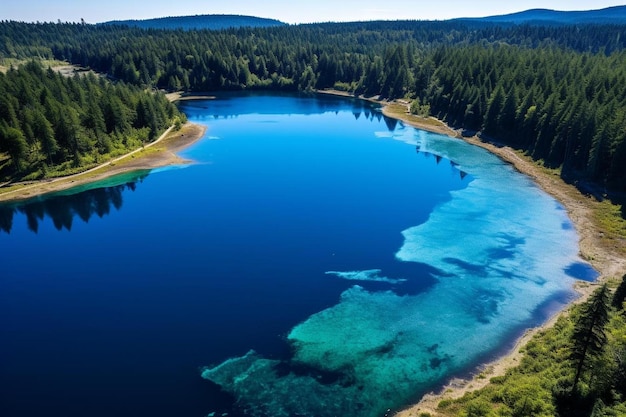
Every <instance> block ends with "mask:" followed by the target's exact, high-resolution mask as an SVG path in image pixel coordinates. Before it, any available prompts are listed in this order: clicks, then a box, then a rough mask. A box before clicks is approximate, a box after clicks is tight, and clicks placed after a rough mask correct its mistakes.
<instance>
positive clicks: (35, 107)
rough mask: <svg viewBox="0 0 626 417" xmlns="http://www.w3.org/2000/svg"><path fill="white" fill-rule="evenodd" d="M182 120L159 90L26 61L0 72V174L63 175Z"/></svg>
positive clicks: (21, 176) (145, 140)
mask: <svg viewBox="0 0 626 417" xmlns="http://www.w3.org/2000/svg"><path fill="white" fill-rule="evenodd" d="M175 121H178V122H179V123H182V121H184V116H183V115H180V113H179V112H178V110H177V108H176V106H174V105H173V104H172V103H170V102H169V101H168V100H167V99H166V98H165V96H164V95H163V94H154V93H152V92H146V91H145V90H144V89H143V88H141V87H139V86H133V85H129V84H126V83H123V82H118V83H111V82H109V81H107V80H106V79H105V78H103V77H98V76H96V75H95V74H94V73H93V72H91V73H86V74H84V75H78V74H77V75H75V76H73V77H66V76H63V75H61V74H59V73H58V72H55V71H53V70H52V69H50V68H48V69H44V68H43V67H42V66H41V64H40V63H39V62H37V61H34V60H31V61H28V62H26V63H25V64H24V65H20V66H19V67H18V68H17V69H15V68H13V69H10V70H9V71H8V72H7V73H6V74H3V73H0V153H1V152H4V153H5V154H6V155H8V156H9V159H8V160H4V161H3V160H2V159H1V158H0V180H2V181H7V180H11V179H25V180H29V179H39V178H47V177H55V176H61V175H67V174H71V173H74V172H78V171H82V170H84V169H86V168H89V167H91V166H95V165H97V164H99V163H102V162H104V161H106V160H108V159H111V158H113V157H115V156H117V155H122V154H125V153H127V152H128V151H130V150H132V149H136V148H138V147H140V146H143V145H144V144H146V143H148V142H150V141H152V140H154V139H155V138H157V137H158V136H159V135H160V133H161V132H163V131H164V130H165V129H166V128H168V127H169V126H170V125H172V123H174V122H175Z"/></svg>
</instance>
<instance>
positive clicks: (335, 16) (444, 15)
mask: <svg viewBox="0 0 626 417" xmlns="http://www.w3.org/2000/svg"><path fill="white" fill-rule="evenodd" d="M3 3H4V4H2V6H1V7H0V20H20V21H26V22H35V21H40V22H56V21H57V20H59V19H60V20H62V21H64V22H78V21H80V19H81V18H83V19H85V21H86V22H87V23H99V22H105V21H108V20H124V19H148V18H152V17H164V16H186V15H196V14H240V15H249V16H258V17H268V18H273V19H278V20H281V21H283V22H286V23H313V22H328V21H336V22H341V21H355V20H378V19H382V20H398V19H419V20H441V19H450V18H454V17H482V16H491V15H497V14H505V13H511V12H518V11H522V10H527V9H533V8H546V9H554V10H591V9H601V8H604V7H610V6H618V5H620V4H625V3H626V1H625V0H618V1H610V0H594V1H591V0H525V1H519V0H515V1H505V0H474V1H471V0H434V1H433V0H428V1H415V0H307V1H301V0H267V1H263V0H7V1H3Z"/></svg>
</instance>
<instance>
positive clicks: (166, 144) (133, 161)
mask: <svg viewBox="0 0 626 417" xmlns="http://www.w3.org/2000/svg"><path fill="white" fill-rule="evenodd" d="M205 131H206V128H205V127H204V126H200V125H195V124H192V123H187V124H185V125H184V126H183V127H182V128H181V129H180V130H179V131H174V130H173V126H172V127H170V128H169V129H167V130H166V131H165V132H164V133H163V134H162V135H161V136H160V137H159V138H158V139H157V140H155V141H154V142H151V143H149V144H147V145H146V146H144V147H142V148H138V149H135V150H134V151H131V152H129V153H127V154H125V155H122V156H120V157H118V158H115V159H113V160H111V161H107V162H105V163H103V164H100V165H98V166H97V167H94V168H91V169H89V170H87V171H83V172H81V173H78V174H74V175H68V176H66V177H59V178H53V179H49V180H40V181H35V182H32V183H28V184H27V185H24V186H23V187H19V188H16V189H13V190H9V191H6V192H2V191H1V189H0V201H16V200H24V199H27V198H32V197H35V196H37V195H41V194H47V193H51V192H55V191H61V190H65V189H68V188H72V187H75V186H77V185H82V184H86V183H89V182H94V181H99V180H101V179H104V178H107V177H110V176H113V175H117V174H121V173H123V172H129V171H138V170H142V169H153V168H157V167H162V166H167V165H176V164H184V163H190V162H191V161H186V160H184V159H182V158H180V157H179V156H177V155H176V154H175V152H178V151H180V150H181V149H184V148H185V147H187V146H189V145H191V144H192V143H194V142H195V141H197V140H198V139H200V138H202V137H203V136H204V133H205Z"/></svg>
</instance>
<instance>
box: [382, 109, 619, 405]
mask: <svg viewBox="0 0 626 417" xmlns="http://www.w3.org/2000/svg"><path fill="white" fill-rule="evenodd" d="M381 104H383V105H384V106H385V107H384V108H383V113H384V114H385V115H387V116H389V117H393V118H397V119H400V120H402V121H404V122H405V123H407V124H409V125H411V126H414V127H416V128H419V129H423V130H428V131H431V132H436V133H441V134H445V135H449V136H452V137H457V138H461V139H463V140H465V141H467V142H469V143H471V144H472V145H476V146H480V147H482V148H485V149H487V150H488V151H490V152H491V153H493V154H495V155H497V156H498V157H500V158H501V159H502V160H503V161H505V162H507V163H510V164H512V165H513V166H514V167H515V168H516V169H517V170H518V171H519V172H521V173H522V174H525V175H528V176H529V177H531V178H532V179H533V181H534V182H535V183H536V184H537V185H538V186H539V187H541V188H542V189H543V190H544V191H545V192H547V193H548V194H550V195H552V196H553V197H554V198H555V199H557V200H558V201H559V202H560V203H561V204H562V205H563V207H565V209H566V210H567V212H568V215H569V217H570V219H571V220H572V222H573V223H574V226H575V228H576V231H577V232H578V236H579V238H580V241H579V248H580V256H581V257H582V258H583V259H585V260H587V261H588V262H590V263H591V264H592V265H593V267H594V268H595V269H596V270H597V271H598V272H599V273H600V278H599V279H598V282H603V281H605V280H606V279H608V278H612V277H613V278H618V277H621V276H622V275H624V274H625V273H626V242H625V241H624V240H623V239H614V238H611V237H609V234H608V233H605V231H604V230H602V228H601V227H600V226H599V225H598V224H597V223H596V222H595V221H594V212H595V211H597V210H598V206H599V204H600V203H599V202H598V201H597V200H596V199H595V198H593V197H591V196H586V195H583V194H582V193H581V192H580V191H579V190H578V189H577V188H576V187H575V186H573V185H570V184H567V183H565V182H564V181H563V180H562V179H561V178H560V177H559V176H558V175H557V174H555V173H554V172H551V171H549V170H546V169H544V168H542V167H541V166H539V165H538V164H537V163H535V162H534V161H532V160H531V159H530V158H529V157H527V156H525V155H523V154H522V153H520V152H518V151H515V150H514V149H512V148H510V147H507V146H502V145H500V144H495V143H489V142H486V141H483V140H481V139H480V138H478V137H476V136H472V137H462V136H461V134H460V132H458V131H455V130H454V129H452V128H450V127H449V126H447V125H445V124H444V123H443V122H441V121H438V120H435V119H432V118H422V117H418V116H414V115H410V114H408V113H406V105H405V104H404V103H400V104H398V103H381ZM596 286H597V284H589V283H584V282H580V283H578V284H577V286H576V290H577V291H578V292H579V293H580V294H581V297H580V298H579V299H578V300H577V302H582V301H584V300H585V299H586V298H587V297H588V296H589V295H590V294H591V293H592V292H593V290H594V289H595V287H596ZM561 314H567V309H565V310H564V311H562V312H561V313H559V314H558V315H556V316H555V317H552V318H551V319H550V320H549V321H548V322H547V323H545V324H544V325H543V326H540V327H537V328H533V329H529V330H527V331H526V333H525V334H524V335H523V336H522V337H521V338H520V339H519V340H517V342H516V344H515V347H514V348H513V349H512V350H511V352H509V353H508V354H506V355H505V356H503V357H500V358H498V359H496V360H494V361H493V362H490V363H487V364H484V365H483V366H481V367H479V368H478V369H477V370H476V373H475V375H474V377H473V378H471V379H459V378H454V379H452V380H450V381H449V382H448V384H446V385H445V386H444V387H441V390H440V391H439V392H438V393H434V392H433V393H430V394H427V395H425V396H424V397H423V398H422V400H421V401H420V402H419V403H418V404H416V405H414V406H412V407H409V408H407V409H406V410H403V411H401V412H399V413H397V414H396V416H397V417H409V416H419V415H420V413H429V414H430V415H431V416H433V417H435V416H440V415H441V414H439V413H438V412H437V405H438V404H439V402H440V401H441V400H443V399H447V398H450V399H454V398H460V397H462V396H463V395H465V394H466V393H467V392H470V391H473V390H476V389H480V388H482V387H484V386H486V385H487V384H489V380H490V379H491V378H492V377H494V376H500V375H504V373H505V371H506V370H507V369H508V368H511V367H514V366H516V365H518V364H519V361H520V360H521V358H522V354H521V353H520V349H521V348H522V347H523V346H524V345H525V344H526V343H527V342H528V341H530V339H532V337H533V336H534V335H535V334H536V333H537V332H539V331H540V330H542V329H545V328H549V327H551V326H552V325H554V323H555V322H556V320H557V318H558V317H559V316H560V315H561Z"/></svg>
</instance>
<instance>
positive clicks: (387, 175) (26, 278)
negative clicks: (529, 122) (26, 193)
mask: <svg viewBox="0 0 626 417" xmlns="http://www.w3.org/2000/svg"><path fill="white" fill-rule="evenodd" d="M181 108H182V110H183V111H185V113H186V114H187V115H188V117H189V119H190V120H191V121H193V122H196V123H203V124H206V125H207V126H208V130H207V134H206V137H205V138H204V139H203V140H201V141H199V142H198V143H197V144H196V145H194V146H193V147H191V148H189V149H188V150H186V151H185V152H184V153H183V156H185V157H188V158H191V159H194V160H196V161H197V163H196V164H193V165H190V166H186V167H184V169H180V168H183V167H175V168H168V169H164V170H156V171H153V172H151V173H149V174H148V173H145V172H144V173H138V174H137V175H132V176H123V177H118V178H114V179H112V180H109V181H107V182H106V183H100V184H96V185H94V186H93V187H86V189H81V190H74V191H72V192H69V193H63V195H56V196H48V197H45V198H40V199H37V200H34V201H30V202H26V203H23V204H17V205H16V204H12V205H6V204H5V205H2V206H0V229H1V230H2V231H1V232H0V253H2V254H4V256H3V258H2V267H3V273H2V275H1V276H0V314H2V316H3V317H5V318H6V320H4V321H3V322H2V323H0V339H1V340H3V343H2V344H1V345H0V357H2V358H3V360H2V362H0V366H1V371H2V372H0V388H1V389H0V414H2V415H20V416H36V415H42V414H43V413H47V414H53V415H65V416H83V415H86V414H88V415H91V416H109V415H117V416H135V415H151V416H171V415H189V416H205V415H208V414H210V413H211V412H216V413H219V414H222V413H226V412H228V413H229V415H230V416H237V415H249V416H264V415H271V416H281V415H284V416H291V415H298V414H305V415H315V416H320V417H323V416H327V415H328V416H330V415H339V414H341V415H345V416H378V415H381V413H382V414H384V412H385V411H386V410H387V409H389V408H391V409H396V408H398V407H401V406H402V405H405V404H407V403H409V402H411V401H414V400H415V399H417V398H418V397H419V396H420V395H421V394H423V393H424V392H427V391H429V390H431V389H434V388H436V387H437V386H438V385H439V384H441V383H443V382H444V381H445V380H446V379H447V378H450V377H451V376H453V375H458V374H462V373H465V372H468V371H471V370H472V369H474V368H475V367H476V366H477V365H478V364H480V363H481V362H482V361H484V360H485V359H487V358H489V357H491V356H493V355H496V354H498V353H499V352H501V351H502V350H503V349H506V348H507V347H508V346H510V344H511V343H512V341H513V340H514V339H515V337H516V336H517V335H519V334H520V333H521V332H522V331H523V330H524V329H525V328H527V327H529V326H533V325H536V324H538V323H540V322H542V321H543V320H545V319H546V317H548V316H549V315H550V314H552V313H553V312H554V311H556V310H557V309H559V308H561V307H562V306H563V304H564V303H566V302H568V301H570V300H571V299H572V298H573V297H574V294H573V292H572V290H571V286H572V283H573V280H574V279H575V278H582V279H589V278H592V277H593V271H591V270H590V268H589V266H588V265H586V264H584V263H583V262H581V260H580V259H578V257H577V252H578V248H577V236H576V233H575V230H574V229H573V227H572V225H571V222H570V221H569V219H568V218H567V216H566V213H565V211H564V210H563V209H562V208H561V207H560V206H559V205H558V204H557V203H556V202H555V201H554V200H553V199H552V198H550V197H549V196H547V195H546V194H545V193H543V192H541V191H540V190H539V189H538V188H537V187H535V186H534V185H533V184H532V183H531V182H530V181H529V180H528V179H527V178H525V177H523V176H521V175H519V174H518V173H516V172H514V170H513V169H511V168H510V167H509V166H508V165H506V164H504V163H502V162H501V161H499V160H498V159H497V158H495V157H494V156H492V155H490V154H488V153H486V152H485V151H483V150H481V149H478V148H474V147H471V146H469V145H467V144H465V143H464V142H462V141H460V140H457V139H451V138H447V137H444V136H440V135H435V134H431V133H426V132H423V131H419V130H416V129H413V128H410V127H407V126H404V125H403V124H402V123H399V122H397V121H394V120H390V119H386V118H384V117H383V116H382V114H381V113H380V111H379V110H378V109H377V108H376V106H374V105H371V104H369V103H363V102H360V101H353V100H346V99H339V98H333V97H319V98H312V97H299V96H291V95H266V94H247V95H232V96H229V95H225V96H223V97H222V98H221V99H219V100H213V101H194V102H186V103H183V104H182V105H181ZM200 376H203V377H204V378H205V379H202V378H200ZM163 393H167V395H163Z"/></svg>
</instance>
